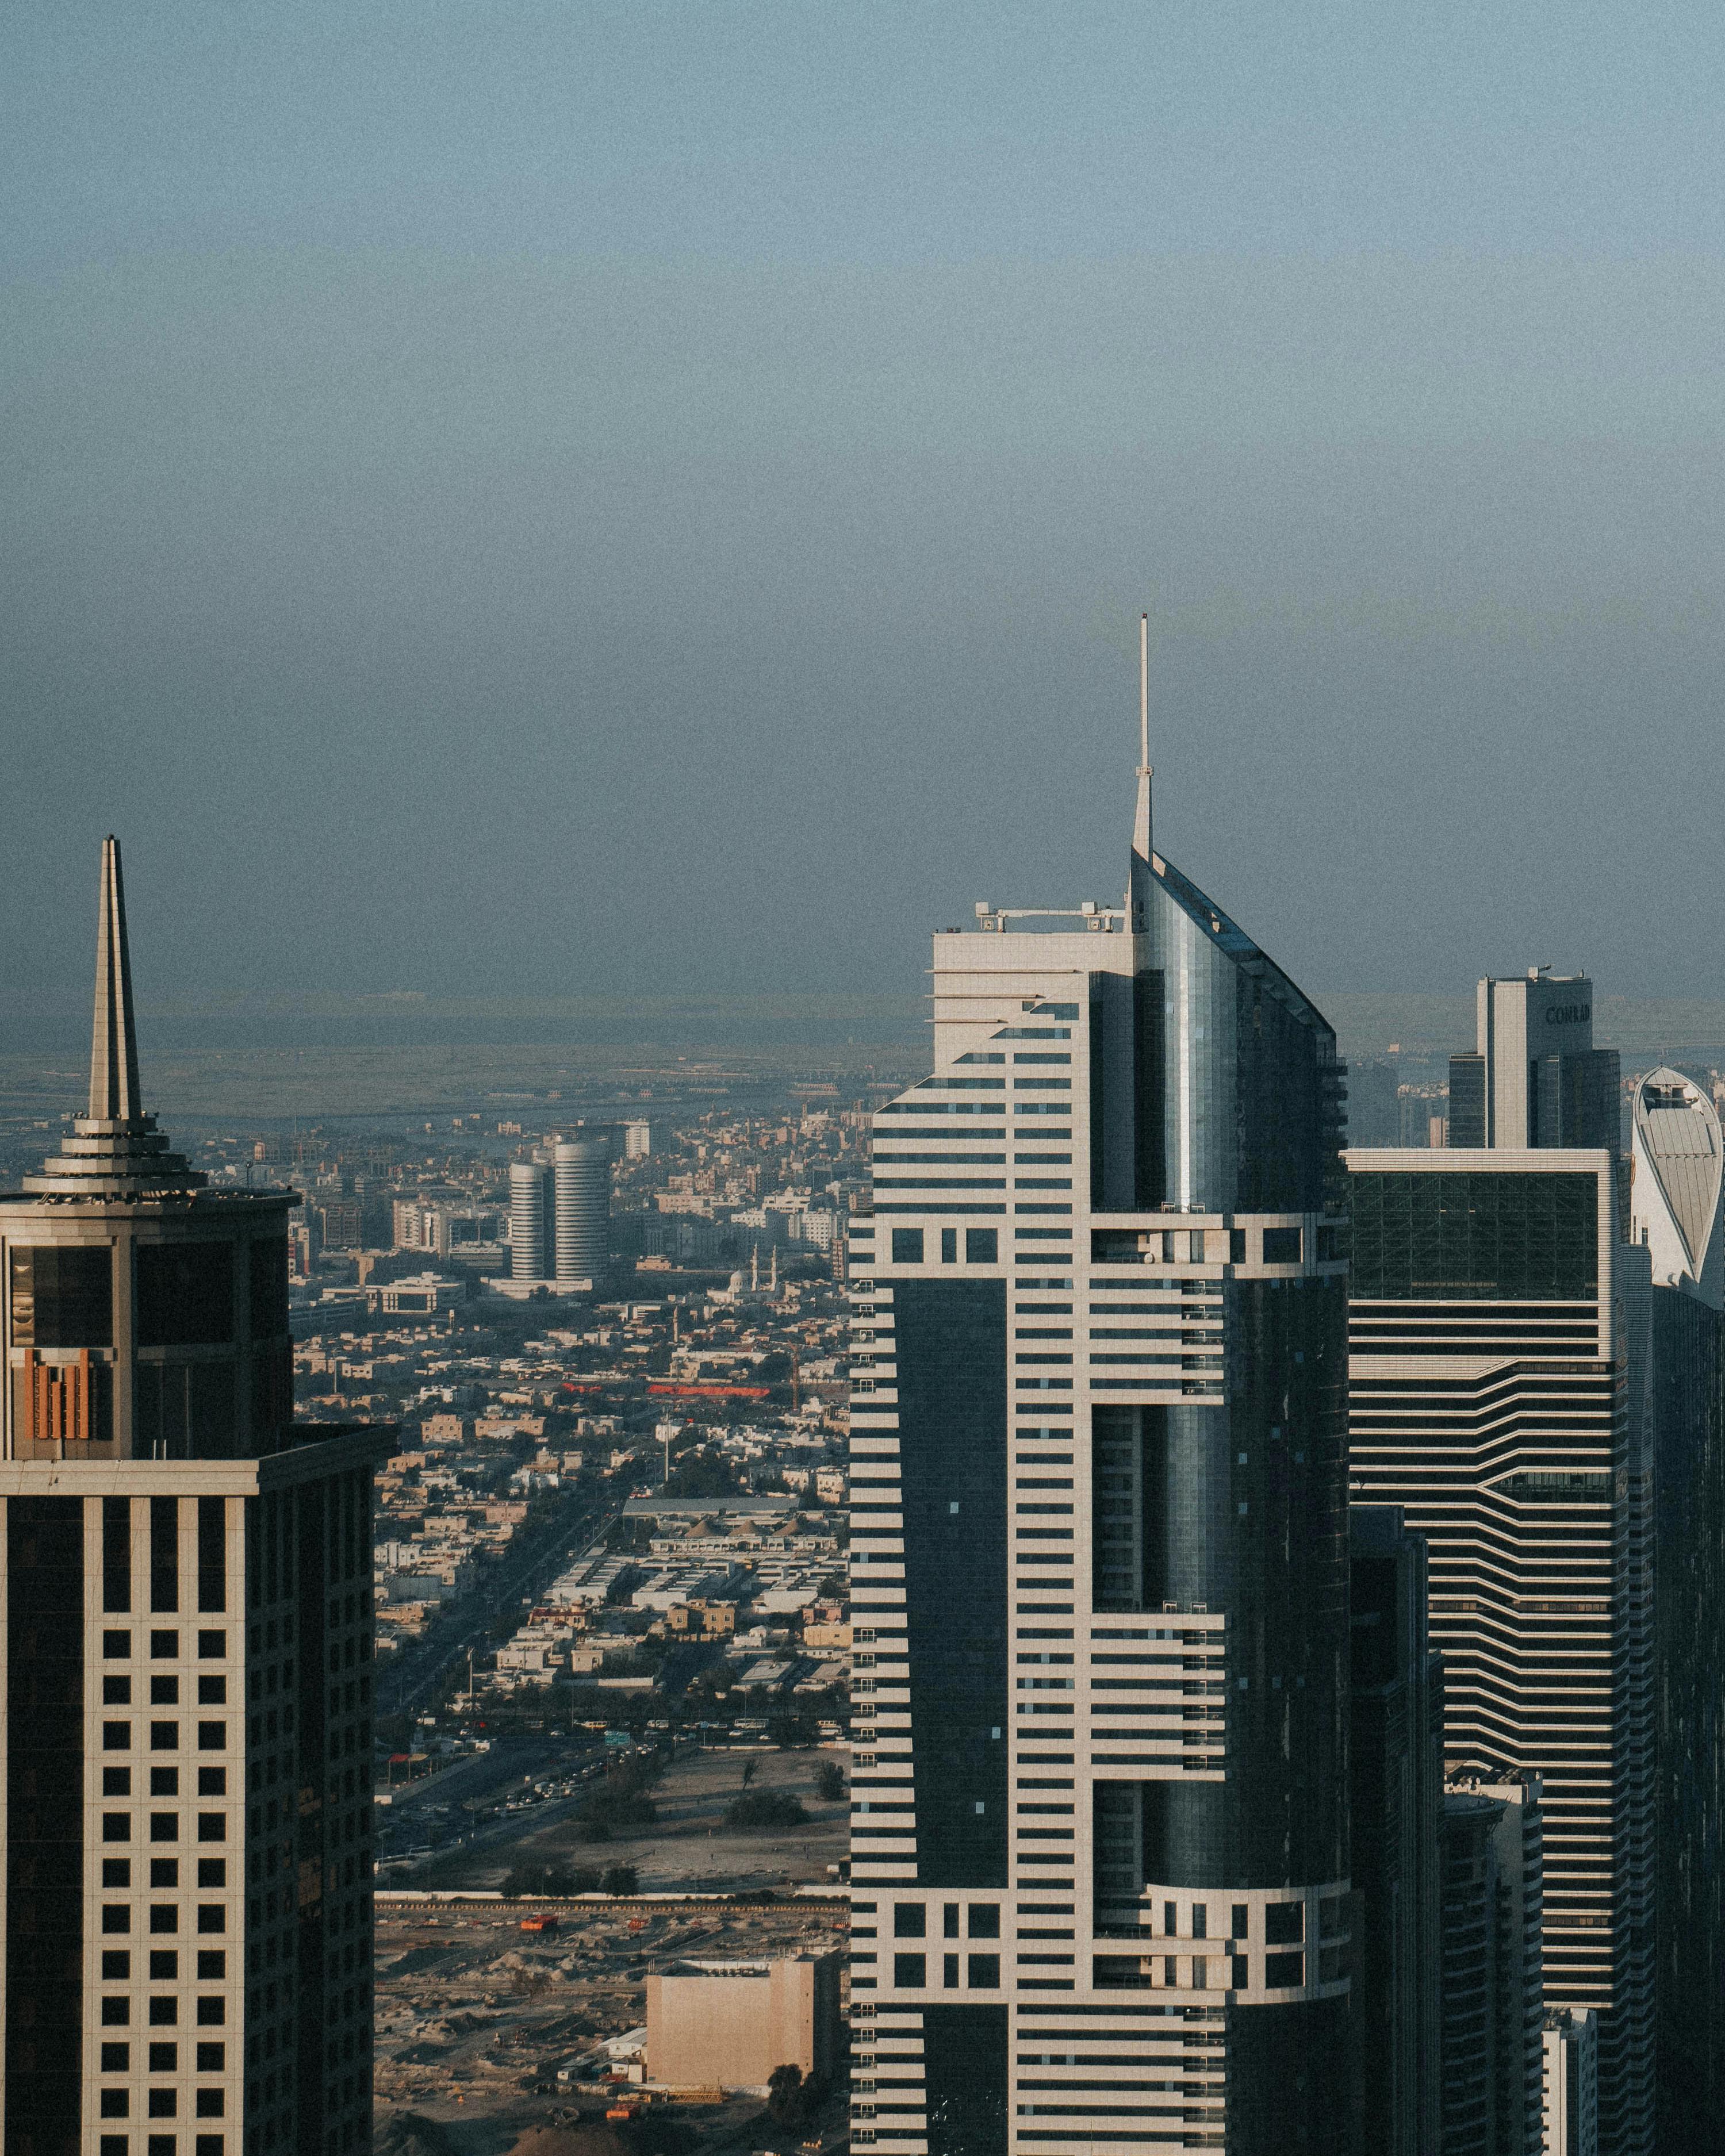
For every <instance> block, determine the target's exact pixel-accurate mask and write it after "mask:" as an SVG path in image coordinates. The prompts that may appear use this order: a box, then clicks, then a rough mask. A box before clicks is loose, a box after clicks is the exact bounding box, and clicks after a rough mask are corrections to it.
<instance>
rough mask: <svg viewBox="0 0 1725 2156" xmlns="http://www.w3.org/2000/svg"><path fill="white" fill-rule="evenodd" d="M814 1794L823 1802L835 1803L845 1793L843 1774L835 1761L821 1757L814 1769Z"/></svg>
mask: <svg viewBox="0 0 1725 2156" xmlns="http://www.w3.org/2000/svg"><path fill="white" fill-rule="evenodd" d="M814 1794H815V1795H816V1796H818V1797H819V1799H821V1801H822V1803H823V1804H837V1802H838V1801H839V1798H840V1797H842V1796H843V1795H844V1794H845V1776H844V1774H843V1772H842V1770H841V1769H840V1768H839V1766H838V1765H837V1764H836V1763H835V1762H834V1761H833V1760H831V1759H823V1760H822V1761H821V1763H820V1764H819V1766H818V1767H817V1768H815V1770H814Z"/></svg>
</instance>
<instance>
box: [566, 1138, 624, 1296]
mask: <svg viewBox="0 0 1725 2156" xmlns="http://www.w3.org/2000/svg"><path fill="white" fill-rule="evenodd" d="M552 1158H553V1162H554V1163H555V1165H554V1171H553V1172H554V1173H555V1175H556V1178H557V1281H558V1284H559V1286H569V1285H571V1284H572V1282H574V1281H583V1280H590V1281H595V1282H597V1281H598V1279H599V1278H600V1276H602V1275H603V1272H604V1270H605V1266H606V1264H607V1261H608V1259H609V1256H610V1233H611V1155H610V1148H609V1147H608V1146H607V1145H606V1144H605V1143H604V1142H603V1139H600V1138H574V1139H569V1138H559V1139H558V1141H557V1148H556V1151H555V1152H554V1154H553V1156H552Z"/></svg>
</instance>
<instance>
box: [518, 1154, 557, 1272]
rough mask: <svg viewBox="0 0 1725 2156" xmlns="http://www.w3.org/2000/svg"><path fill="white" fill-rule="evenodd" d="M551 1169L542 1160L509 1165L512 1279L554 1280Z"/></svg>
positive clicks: (519, 1161) (520, 1161)
mask: <svg viewBox="0 0 1725 2156" xmlns="http://www.w3.org/2000/svg"><path fill="white" fill-rule="evenodd" d="M550 1225H551V1170H550V1169H549V1168H547V1167H546V1166H545V1165H544V1163H542V1162H541V1161H536V1160H512V1161H511V1163H509V1272H510V1277H511V1280H518V1281H542V1280H549V1279H550V1277H551V1265H550V1263H549V1258H550V1250H549V1237H548V1235H547V1229H548V1228H549V1227H550Z"/></svg>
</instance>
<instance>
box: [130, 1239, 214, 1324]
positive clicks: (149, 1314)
mask: <svg viewBox="0 0 1725 2156" xmlns="http://www.w3.org/2000/svg"><path fill="white" fill-rule="evenodd" d="M137 1322H138V1345H139V1346H140V1347H213V1346H216V1345H219V1344H220V1343H222V1342H226V1341H230V1340H232V1339H233V1337H234V1246H233V1245H232V1244H231V1243H146V1244H144V1245H141V1247H140V1249H139V1250H138V1312H137Z"/></svg>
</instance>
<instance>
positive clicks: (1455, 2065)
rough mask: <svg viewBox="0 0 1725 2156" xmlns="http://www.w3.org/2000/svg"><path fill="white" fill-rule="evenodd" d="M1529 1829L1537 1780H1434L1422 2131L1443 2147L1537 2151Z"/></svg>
mask: <svg viewBox="0 0 1725 2156" xmlns="http://www.w3.org/2000/svg"><path fill="white" fill-rule="evenodd" d="M1540 1840H1541V1835H1540V1818H1539V1785H1538V1783H1537V1782H1533V1783H1522V1782H1512V1783H1500V1784H1491V1783H1486V1782H1480V1781H1475V1780H1470V1779H1465V1778H1464V1779H1459V1780H1452V1781H1450V1783H1449V1784H1446V1785H1445V1789H1444V1794H1443V1807H1442V1810H1441V1813H1440V1822H1439V1843H1440V1857H1439V1871H1440V1901H1441V1918H1440V1922H1441V1932H1442V1949H1443V1952H1442V1960H1443V1971H1442V1978H1441V1983H1440V1996H1441V2001H1442V2020H1443V2072H1442V2095H1441V2103H1440V2112H1441V2119H1442V2127H1441V2133H1440V2138H1438V2139H1436V2140H1435V2141H1432V2142H1430V2143H1427V2146H1428V2147H1430V2148H1440V2149H1441V2150H1442V2152H1443V2156H1540V2151H1541V2149H1542V2148H1543V2139H1544V2124H1543V2114H1544V2088H1543V2079H1544V2047H1543V2021H1544V2010H1543V2007H1542V2005H1541V2004H1540V1940H1539V1912H1540V1892H1541V1847H1540ZM1368 2145H1370V2146H1373V2147H1375V2145H1376V2144H1375V2143H1368Z"/></svg>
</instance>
